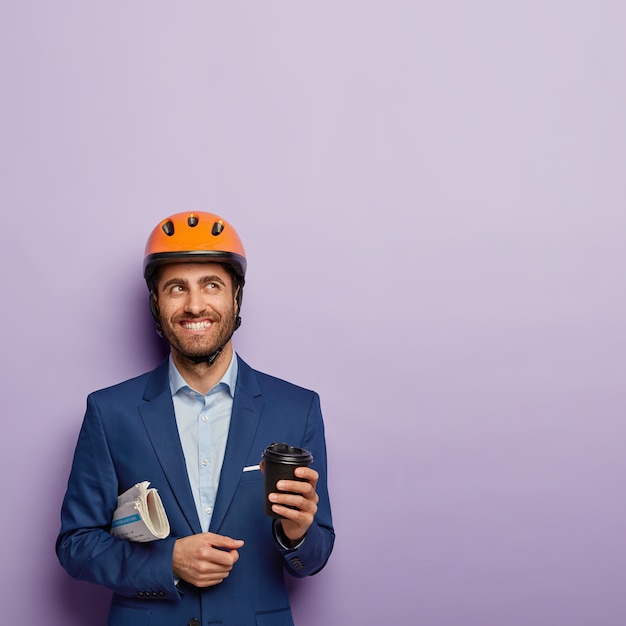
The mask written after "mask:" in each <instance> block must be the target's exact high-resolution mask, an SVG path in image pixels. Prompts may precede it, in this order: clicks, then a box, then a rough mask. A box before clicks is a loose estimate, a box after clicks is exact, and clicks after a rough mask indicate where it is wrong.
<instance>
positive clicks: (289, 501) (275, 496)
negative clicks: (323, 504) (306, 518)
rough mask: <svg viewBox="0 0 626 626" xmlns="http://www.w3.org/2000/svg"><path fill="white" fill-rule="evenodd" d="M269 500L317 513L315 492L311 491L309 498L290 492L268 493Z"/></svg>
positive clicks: (317, 498) (317, 499) (273, 502)
mask: <svg viewBox="0 0 626 626" xmlns="http://www.w3.org/2000/svg"><path fill="white" fill-rule="evenodd" d="M269 501H270V502H271V503H272V504H278V505H282V506H287V507H295V508H296V509H298V510H299V511H305V512H308V513H311V514H313V515H315V513H317V503H318V501H319V497H318V496H317V494H316V493H315V492H313V493H312V495H311V497H309V498H306V497H304V496H301V495H297V494H291V493H271V494H270V495H269Z"/></svg>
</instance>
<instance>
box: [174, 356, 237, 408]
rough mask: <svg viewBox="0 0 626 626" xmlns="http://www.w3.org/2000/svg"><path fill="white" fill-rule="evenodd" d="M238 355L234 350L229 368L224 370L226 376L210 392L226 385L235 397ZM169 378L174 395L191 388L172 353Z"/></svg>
mask: <svg viewBox="0 0 626 626" xmlns="http://www.w3.org/2000/svg"><path fill="white" fill-rule="evenodd" d="M238 367H239V366H238V364H237V355H236V354H235V351H234V350H233V356H232V358H231V359H230V364H229V365H228V368H227V369H226V371H225V372H224V376H222V378H221V379H220V381H219V382H218V383H217V384H216V385H214V386H213V387H212V388H211V389H210V390H209V391H208V393H211V391H212V390H213V389H215V388H216V387H218V386H220V385H222V387H225V388H226V389H227V391H228V393H229V394H230V396H231V398H234V397H235V384H236V383H237V370H238ZM169 380H170V392H171V393H172V396H174V395H176V394H177V393H178V392H179V391H180V390H181V389H185V388H187V389H191V387H189V384H188V383H187V381H186V380H185V379H184V378H183V377H182V375H181V373H180V372H179V371H178V368H177V367H176V365H175V364H174V359H172V355H171V354H170V356H169Z"/></svg>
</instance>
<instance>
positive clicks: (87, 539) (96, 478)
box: [56, 396, 180, 600]
mask: <svg viewBox="0 0 626 626" xmlns="http://www.w3.org/2000/svg"><path fill="white" fill-rule="evenodd" d="M117 496H118V480H117V476H116V472H115V467H114V464H113V460H112V458H111V455H110V452H109V446H108V442H107V438H106V435H105V430H104V428H103V425H102V421H101V417H100V414H99V410H98V406H97V402H96V400H95V399H94V398H93V396H90V397H89V398H88V400H87V411H86V414H85V418H84V420H83V425H82V427H81V431H80V434H79V437H78V443H77V445H76V450H75V453H74V460H73V464H72V469H71V472H70V477H69V480H68V487H67V492H66V494H65V498H64V500H63V505H62V509H61V530H60V533H59V536H58V538H57V542H56V552H57V556H58V558H59V561H60V563H61V565H62V566H63V567H64V568H65V570H66V571H67V572H68V573H69V574H70V576H72V577H73V578H75V579H77V580H86V581H89V582H92V583H96V584H100V585H104V586H105V587H108V588H109V589H111V590H112V591H114V592H116V593H118V594H120V595H122V596H127V597H139V598H148V599H149V598H155V599H161V600H163V599H172V600H175V599H178V598H179V597H180V596H179V594H178V591H177V589H176V586H175V584H174V577H173V574H172V552H173V549H174V542H175V539H174V538H173V537H169V538H167V539H163V540H158V541H152V542H148V543H136V542H132V541H127V540H123V539H118V538H116V537H113V536H112V535H111V534H110V532H109V530H110V525H111V519H112V517H113V512H114V511H115V508H116V506H117Z"/></svg>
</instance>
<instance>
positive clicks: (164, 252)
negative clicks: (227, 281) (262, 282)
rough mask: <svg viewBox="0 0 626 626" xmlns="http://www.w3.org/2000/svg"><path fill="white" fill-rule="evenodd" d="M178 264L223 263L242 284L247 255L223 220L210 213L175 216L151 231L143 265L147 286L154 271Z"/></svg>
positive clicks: (237, 238)
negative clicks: (161, 266)
mask: <svg viewBox="0 0 626 626" xmlns="http://www.w3.org/2000/svg"><path fill="white" fill-rule="evenodd" d="M177 261H178V262H183V261H187V262H193V261H213V262H216V263H224V264H226V265H228V266H230V267H231V268H232V269H233V271H234V272H235V274H236V275H237V277H238V279H239V280H240V282H241V283H242V284H243V279H244V277H245V275H246V265H247V262H246V253H245V251H244V249H243V244H242V243H241V240H240V239H239V235H237V232H236V231H235V229H234V228H233V227H232V226H231V225H230V224H229V223H228V222H227V221H226V220H224V219H222V218H221V217H219V216H218V215H215V214H213V213H206V212H203V211H197V212H193V213H191V212H189V213H176V214H175V215H171V216H170V217H166V218H165V219H164V220H163V221H162V222H160V223H159V224H158V225H157V226H156V227H155V228H154V230H153V231H152V233H151V234H150V237H149V239H148V242H147V243H146V251H145V255H144V262H143V274H144V278H145V279H146V281H147V282H148V285H150V283H151V277H152V275H153V274H154V270H155V269H156V268H157V267H159V266H160V265H164V264H166V263H175V262H177Z"/></svg>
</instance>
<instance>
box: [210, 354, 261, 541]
mask: <svg viewBox="0 0 626 626" xmlns="http://www.w3.org/2000/svg"><path fill="white" fill-rule="evenodd" d="M237 358H238V359H239V361H238V373H237V385H236V388H235V398H234V401H233V410H232V416H231V419H230V428H229V431H228V441H227V442H226V451H225V453H224V462H223V464H222V471H221V474H220V482H219V488H218V490H217V498H216V500H215V509H214V511H213V517H212V518H211V526H210V529H209V530H211V532H218V530H219V528H220V526H221V525H222V522H223V521H224V517H225V515H226V512H227V511H228V507H229V506H230V503H231V502H232V499H233V496H234V495H235V490H236V489H237V485H238V484H239V480H240V479H241V473H242V471H243V468H244V467H245V466H246V464H247V461H248V460H249V455H250V448H251V446H252V443H253V441H254V438H255V435H256V431H257V427H258V424H259V419H260V417H261V413H262V412H263V399H262V396H261V390H260V388H259V386H258V383H257V381H256V378H255V376H254V372H253V371H252V369H251V368H250V367H249V366H248V365H246V363H244V362H243V361H242V360H241V359H240V358H239V357H237Z"/></svg>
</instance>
